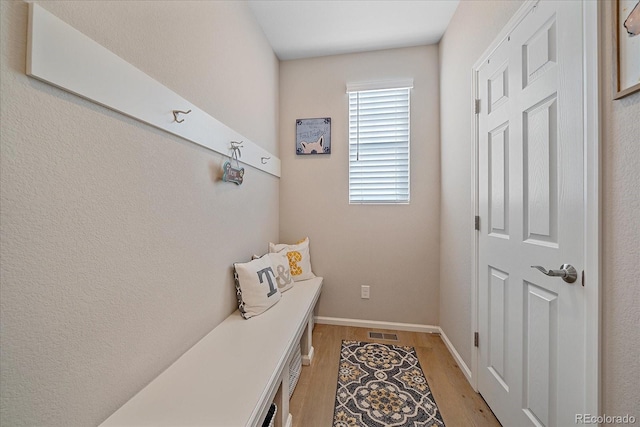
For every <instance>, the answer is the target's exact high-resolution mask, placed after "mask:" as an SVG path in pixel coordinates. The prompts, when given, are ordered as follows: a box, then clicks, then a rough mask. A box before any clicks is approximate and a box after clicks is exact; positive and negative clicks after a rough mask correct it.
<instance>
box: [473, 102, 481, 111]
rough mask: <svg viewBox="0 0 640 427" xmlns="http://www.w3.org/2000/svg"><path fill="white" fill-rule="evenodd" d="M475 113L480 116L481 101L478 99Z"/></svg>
mask: <svg viewBox="0 0 640 427" xmlns="http://www.w3.org/2000/svg"><path fill="white" fill-rule="evenodd" d="M474 109H475V112H476V114H480V100H479V99H476V105H475V108H474Z"/></svg>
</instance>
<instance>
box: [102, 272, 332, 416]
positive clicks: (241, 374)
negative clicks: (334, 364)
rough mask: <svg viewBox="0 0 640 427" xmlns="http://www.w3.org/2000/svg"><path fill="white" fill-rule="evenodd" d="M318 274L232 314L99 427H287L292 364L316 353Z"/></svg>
mask: <svg viewBox="0 0 640 427" xmlns="http://www.w3.org/2000/svg"><path fill="white" fill-rule="evenodd" d="M321 288H322V278H321V277H316V278H314V279H310V280H305V281H301V282H296V283H295V285H294V287H293V288H292V289H290V290H288V291H287V292H285V293H284V294H283V295H282V299H281V300H280V301H279V302H278V303H277V304H276V305H274V306H273V307H271V308H270V309H269V310H267V311H266V312H264V313H262V314H260V315H259V316H256V317H253V318H251V319H249V320H244V319H243V318H242V317H241V316H240V312H238V311H236V312H234V313H233V314H232V315H231V316H229V317H228V318H227V319H226V320H224V321H223V322H222V323H221V324H219V325H218V326H217V327H216V328H215V329H213V330H212V331H211V332H210V333H209V334H208V335H206V336H205V337H204V338H202V339H201V340H200V341H199V342H198V343H197V344H196V345H194V346H193V347H192V348H191V349H189V350H188V351H187V352H186V353H185V354H183V355H182V356H181V357H180V358H179V359H178V360H176V361H175V362H174V363H173V364H172V365H171V366H170V367H169V368H167V370H165V371H164V372H163V373H162V374H160V375H159V376H158V377H157V378H156V379H155V380H153V381H152V382H151V383H150V384H149V385H147V386H146V387H145V388H144V389H142V390H141V391H140V392H139V393H138V394H136V395H135V396H134V397H132V398H131V399H130V400H129V401H128V402H127V403H125V404H124V405H123V406H122V407H121V408H120V409H118V410H117V411H116V412H115V413H113V415H111V416H110V417H109V418H107V420H106V421H105V422H104V423H102V425H103V426H134V425H135V426H177V425H180V426H194V425H198V426H224V427H241V426H261V425H262V422H263V420H264V419H265V417H266V415H267V412H268V410H269V407H270V405H271V402H275V403H276V405H278V411H277V415H276V417H277V418H276V422H275V425H276V426H278V427H286V426H291V422H292V419H291V415H290V414H289V363H290V361H291V359H292V357H293V354H294V352H295V351H297V348H298V343H299V344H300V345H301V350H302V361H303V364H307V365H308V364H310V363H311V359H312V358H313V346H312V343H311V333H312V327H313V309H314V307H315V305H316V302H317V300H318V297H319V296H320V290H321Z"/></svg>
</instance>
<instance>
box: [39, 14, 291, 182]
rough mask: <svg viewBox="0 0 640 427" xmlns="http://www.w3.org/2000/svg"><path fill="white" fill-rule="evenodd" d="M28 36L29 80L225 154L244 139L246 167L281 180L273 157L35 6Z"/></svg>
mask: <svg viewBox="0 0 640 427" xmlns="http://www.w3.org/2000/svg"><path fill="white" fill-rule="evenodd" d="M28 34H29V35H28V47H27V49H28V51H27V74H28V75H29V76H32V77H35V78H37V79H39V80H42V81H44V82H47V83H49V84H52V85H54V86H57V87H59V88H61V89H64V90H66V91H69V92H71V93H73V94H75V95H78V96H81V97H83V98H86V99H88V100H90V101H93V102H95V103H97V104H100V105H102V106H105V107H107V108H110V109H112V110H115V111H118V112H120V113H122V114H125V115H127V116H129V117H133V118H134V119H137V120H140V121H142V122H145V123H147V124H150V125H151V126H154V127H157V128H159V129H162V130H164V131H167V132H169V133H172V134H174V135H177V136H179V137H182V138H184V139H186V140H188V141H191V142H194V143H196V144H198V145H201V146H203V147H206V148H208V149H210V150H213V151H215V152H217V153H220V154H222V155H225V156H227V155H228V154H229V141H243V147H244V148H243V156H242V163H245V164H247V165H250V166H253V167H254V168H257V169H260V170H262V171H265V172H267V173H269V174H271V175H275V176H277V177H280V159H278V158H277V157H275V156H274V155H273V154H271V153H269V152H268V151H267V150H265V149H263V148H262V147H260V146H259V145H257V144H255V143H253V142H251V141H250V140H248V139H247V138H245V137H244V136H242V135H240V134H239V133H238V132H236V131H234V130H233V129H231V128H229V127H228V126H226V125H224V124H223V123H221V122H219V121H218V120H216V119H215V118H213V117H211V116H210V115H209V114H207V113H206V112H204V111H202V110H201V109H199V108H198V107H196V106H194V105H193V104H192V103H190V102H189V101H187V100H186V99H184V98H182V97H181V96H180V95H178V94H176V93H175V92H173V91H171V90H170V89H169V88H167V87H166V86H164V85H162V84H161V83H160V82H158V81H156V80H154V79H153V78H151V77H150V76H148V75H147V74H145V73H144V72H142V71H141V70H139V69H137V68H136V67H134V66H133V65H131V64H129V63H128V62H127V61H125V60H124V59H122V58H120V57H119V56H117V55H116V54H114V53H113V52H111V51H110V50H108V49H106V48H105V47H103V46H101V45H99V44H98V43H96V42H95V41H93V40H92V39H90V38H89V37H87V36H86V35H84V34H82V33H81V32H80V31H78V30H76V29H75V28H73V27H72V26H70V25H69V24H67V23H66V22H64V21H62V20H61V19H59V18H57V17H56V16H55V15H53V14H51V13H50V12H48V11H46V10H45V9H44V8H42V6H39V5H37V4H35V3H30V4H29V33H28ZM265 159H268V161H265Z"/></svg>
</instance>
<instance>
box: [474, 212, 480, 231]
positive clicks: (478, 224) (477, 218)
mask: <svg viewBox="0 0 640 427" xmlns="http://www.w3.org/2000/svg"><path fill="white" fill-rule="evenodd" d="M473 226H474V227H475V229H476V230H478V231H480V217H479V216H478V215H476V217H475V219H474V224H473Z"/></svg>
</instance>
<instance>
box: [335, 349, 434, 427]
mask: <svg viewBox="0 0 640 427" xmlns="http://www.w3.org/2000/svg"><path fill="white" fill-rule="evenodd" d="M333 426H334V427H391V426H411V427H414V426H416V427H417V426H444V422H443V421H442V416H441V415H440V411H439V410H438V406H437V405H436V402H435V400H434V398H433V395H432V394H431V389H429V384H427V379H426V378H425V376H424V373H423V372H422V368H421V367H420V362H419V361H418V357H417V355H416V351H415V349H414V348H413V347H402V346H395V345H388V344H378V343H366V342H359V341H342V349H341V351H340V368H339V371H338V389H337V391H336V403H335V409H334V412H333Z"/></svg>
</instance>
